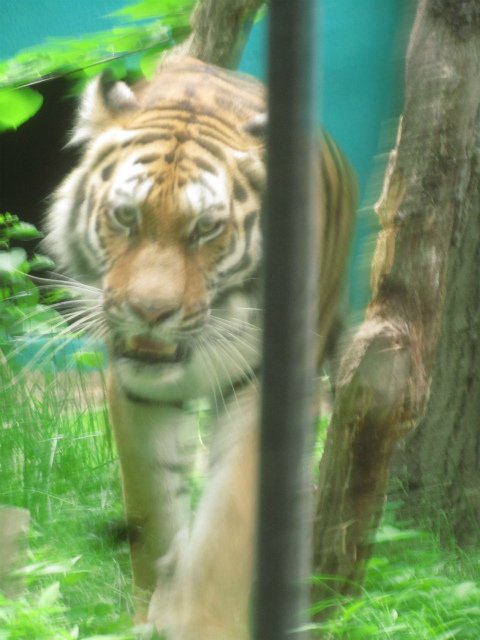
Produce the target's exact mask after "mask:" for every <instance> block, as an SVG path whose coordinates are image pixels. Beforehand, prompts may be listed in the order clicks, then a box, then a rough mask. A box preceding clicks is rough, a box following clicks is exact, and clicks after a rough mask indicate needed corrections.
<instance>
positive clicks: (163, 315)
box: [129, 302, 179, 326]
mask: <svg viewBox="0 0 480 640" xmlns="http://www.w3.org/2000/svg"><path fill="white" fill-rule="evenodd" d="M129 307H130V310H131V311H132V312H133V313H134V314H135V315H136V316H137V317H138V318H140V319H141V320H143V321H144V322H146V323H147V324H149V325H150V326H153V325H155V324H162V323H163V322H166V321H167V320H169V319H171V318H172V317H173V316H174V315H175V314H176V313H177V311H179V307H178V306H174V305H155V304H144V303H140V302H129Z"/></svg>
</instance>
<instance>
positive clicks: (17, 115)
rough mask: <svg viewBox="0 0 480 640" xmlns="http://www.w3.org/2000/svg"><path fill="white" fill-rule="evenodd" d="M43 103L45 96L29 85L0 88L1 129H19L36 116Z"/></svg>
mask: <svg viewBox="0 0 480 640" xmlns="http://www.w3.org/2000/svg"><path fill="white" fill-rule="evenodd" d="M42 103H43V97H42V96H41V95H40V94H39V93H38V91H34V90H33V89H29V88H28V87H24V88H23V89H16V90H15V89H0V131H4V130H5V129H17V128H18V127H19V126H20V125H21V124H23V123H24V122H25V121H26V120H28V119H29V118H31V117H32V116H34V115H35V114H36V113H37V111H38V110H39V109H40V107H41V106H42Z"/></svg>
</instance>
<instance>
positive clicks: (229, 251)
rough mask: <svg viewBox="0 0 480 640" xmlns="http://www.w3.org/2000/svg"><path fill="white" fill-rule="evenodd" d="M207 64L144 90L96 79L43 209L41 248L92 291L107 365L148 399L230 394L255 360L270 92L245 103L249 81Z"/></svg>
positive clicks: (186, 67) (254, 92) (255, 93)
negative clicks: (265, 115) (61, 178)
mask: <svg viewBox="0 0 480 640" xmlns="http://www.w3.org/2000/svg"><path fill="white" fill-rule="evenodd" d="M212 69H213V68H210V67H207V66H206V65H202V64H201V63H198V62H194V61H190V62H187V63H186V64H185V63H184V64H183V67H182V69H179V70H176V69H175V68H173V70H172V69H171V68H170V69H168V70H167V71H165V72H163V73H160V74H159V75H158V76H157V77H156V79H155V82H154V83H152V84H151V85H149V88H148V91H146V92H144V93H142V92H141V91H140V92H139V93H137V94H135V93H133V92H132V91H131V90H130V89H129V88H128V87H127V86H126V85H124V84H121V83H117V84H116V85H114V86H113V88H110V90H109V91H106V90H105V88H104V87H102V85H101V82H100V81H96V82H95V83H94V84H93V85H92V86H91V87H90V88H89V89H88V91H87V94H86V97H85V99H84V104H83V109H82V110H81V111H80V117H79V121H78V123H77V128H76V132H75V135H74V141H76V142H81V143H82V144H83V145H84V155H83V158H82V160H81V162H80V165H79V167H78V168H77V169H75V171H74V172H73V173H72V174H71V175H70V176H69V177H68V178H67V179H66V181H65V182H64V183H63V185H61V187H60V189H59V190H58V192H57V194H56V197H55V201H54V204H53V207H52V209H51V211H50V214H49V219H48V225H49V229H50V233H49V235H48V237H47V242H48V244H49V245H50V247H51V248H52V249H53V252H54V253H55V254H56V256H57V259H59V261H60V263H61V264H62V266H63V267H64V268H66V269H68V271H69V273H70V274H71V275H73V276H74V277H75V278H77V279H78V280H80V281H82V282H86V283H87V284H90V285H92V284H93V285H94V286H95V287H97V288H98V290H99V300H100V302H99V304H101V308H102V325H103V327H104V331H105V332H106V342H107V345H108V348H109V352H110V357H111V363H112V366H113V367H114V369H115V371H116V373H117V375H118V377H119V380H120V383H121V385H122V386H123V388H124V390H125V391H126V392H127V393H128V394H130V395H131V396H133V397H137V398H141V399H148V400H169V401H183V400H186V399H189V398H191V397H192V396H195V395H202V394H205V393H213V394H215V389H216V388H218V391H219V392H220V393H222V390H223V389H224V387H225V386H226V385H230V386H232V387H233V386H234V385H235V383H236V382H237V381H238V380H239V379H241V378H243V377H245V376H248V375H249V374H250V373H252V372H253V370H254V369H255V367H256V366H257V365H258V358H259V356H258V337H259V336H258V333H259V328H258V325H259V318H258V311H257V307H258V299H257V294H258V269H259V264H260V259H261V233H260V209H261V197H262V189H263V183H264V161H263V154H264V148H263V143H262V139H261V138H259V136H258V135H257V130H256V129H257V128H258V127H257V125H258V122H259V119H261V117H262V116H261V114H262V111H263V95H262V94H261V92H260V89H259V85H257V84H256V83H253V82H252V83H251V87H252V88H251V91H250V94H247V95H248V104H245V86H244V84H245V83H246V81H245V80H243V79H242V80H241V82H242V91H241V92H240V91H239V90H238V88H237V87H236V85H235V80H232V79H231V78H236V76H234V74H228V72H220V71H219V70H216V69H215V70H214V72H213V73H212ZM209 70H210V71H209ZM240 95H241V96H242V99H241V100H240V98H239V96H240ZM225 100H227V101H228V100H230V103H231V109H230V111H225V106H224V104H222V106H223V109H221V113H222V114H223V115H222V117H221V118H219V116H218V112H219V111H220V105H221V102H222V101H223V102H224V101H225ZM215 107H216V111H215Z"/></svg>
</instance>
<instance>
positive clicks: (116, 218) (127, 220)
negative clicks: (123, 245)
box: [110, 205, 138, 231]
mask: <svg viewBox="0 0 480 640" xmlns="http://www.w3.org/2000/svg"><path fill="white" fill-rule="evenodd" d="M110 218H111V220H112V222H113V223H114V224H115V226H116V227H118V228H120V229H121V230H122V231H130V230H131V229H133V228H134V227H135V225H136V224H137V219H138V210H137V208H136V207H133V206H131V205H122V206H118V207H113V209H111V210H110Z"/></svg>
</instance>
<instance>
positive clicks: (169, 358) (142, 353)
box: [114, 336, 191, 364]
mask: <svg viewBox="0 0 480 640" xmlns="http://www.w3.org/2000/svg"><path fill="white" fill-rule="evenodd" d="M190 352H191V349H190V347H189V346H188V345H187V344H185V343H171V342H166V341H163V340H158V339H154V338H149V337H145V336H135V337H131V338H127V339H126V340H123V341H121V340H116V341H115V345H114V353H115V356H116V357H117V358H127V359H128V360H134V361H136V362H140V363H144V364H181V363H184V362H185V361H186V360H188V358H189V356H190Z"/></svg>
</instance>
